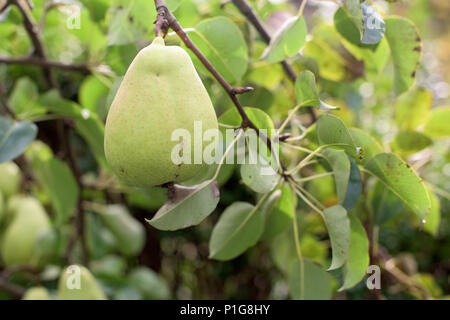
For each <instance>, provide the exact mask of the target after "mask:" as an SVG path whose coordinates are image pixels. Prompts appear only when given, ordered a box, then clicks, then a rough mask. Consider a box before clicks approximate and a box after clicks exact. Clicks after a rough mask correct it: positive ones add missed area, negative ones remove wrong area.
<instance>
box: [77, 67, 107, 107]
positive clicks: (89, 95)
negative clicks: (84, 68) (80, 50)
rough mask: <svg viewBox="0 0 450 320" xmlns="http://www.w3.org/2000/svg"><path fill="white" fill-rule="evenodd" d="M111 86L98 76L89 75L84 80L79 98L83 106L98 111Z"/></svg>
mask: <svg viewBox="0 0 450 320" xmlns="http://www.w3.org/2000/svg"><path fill="white" fill-rule="evenodd" d="M108 91H109V88H108V87H107V86H106V85H105V84H104V83H103V82H102V81H100V79H99V78H97V77H96V76H88V77H86V78H85V79H84V80H83V83H82V84H81V87H80V91H79V93H78V99H79V102H80V104H81V105H82V106H83V108H86V109H88V110H91V111H93V112H97V110H98V105H99V102H100V99H101V98H102V97H104V96H106V94H107V93H108Z"/></svg>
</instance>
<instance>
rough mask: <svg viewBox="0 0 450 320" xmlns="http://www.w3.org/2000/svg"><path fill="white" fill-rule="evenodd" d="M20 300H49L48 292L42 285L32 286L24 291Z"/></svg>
mask: <svg viewBox="0 0 450 320" xmlns="http://www.w3.org/2000/svg"><path fill="white" fill-rule="evenodd" d="M22 300H50V294H49V293H48V290H47V289H46V288H44V287H32V288H30V289H28V290H27V291H25V294H24V295H23V297H22Z"/></svg>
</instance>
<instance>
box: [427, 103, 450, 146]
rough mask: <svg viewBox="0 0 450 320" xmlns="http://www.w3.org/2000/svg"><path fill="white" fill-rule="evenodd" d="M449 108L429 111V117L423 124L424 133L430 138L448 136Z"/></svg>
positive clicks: (449, 129)
mask: <svg viewBox="0 0 450 320" xmlns="http://www.w3.org/2000/svg"><path fill="white" fill-rule="evenodd" d="M449 123H450V107H439V108H434V109H433V110H431V113H430V117H429V118H428V120H427V122H426V123H425V129H424V132H425V133H426V134H428V135H429V136H431V137H436V138H440V137H449V136H450V126H449V125H448V124H449Z"/></svg>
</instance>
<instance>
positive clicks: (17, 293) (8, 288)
mask: <svg viewBox="0 0 450 320" xmlns="http://www.w3.org/2000/svg"><path fill="white" fill-rule="evenodd" d="M0 290H3V291H5V292H7V293H9V294H10V295H12V296H13V297H14V298H17V299H20V298H22V296H23V295H24V294H25V289H24V288H22V287H20V286H18V285H16V284H13V283H8V282H4V281H2V280H0Z"/></svg>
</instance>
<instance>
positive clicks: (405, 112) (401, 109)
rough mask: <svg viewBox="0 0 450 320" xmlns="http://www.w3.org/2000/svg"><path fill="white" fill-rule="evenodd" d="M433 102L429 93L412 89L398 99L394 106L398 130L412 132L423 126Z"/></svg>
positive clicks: (419, 89) (420, 89) (424, 90)
mask: <svg viewBox="0 0 450 320" xmlns="http://www.w3.org/2000/svg"><path fill="white" fill-rule="evenodd" d="M432 102H433V96H432V94H431V92H430V91H428V90H426V89H422V88H414V89H412V90H409V91H408V92H405V93H404V94H402V95H401V96H399V97H398V99H397V101H396V103H395V105H394V110H395V122H396V123H397V126H398V127H399V128H400V129H405V130H406V129H409V130H413V129H415V128H417V127H418V126H420V125H421V124H423V123H424V122H425V121H426V120H427V117H428V113H429V111H430V108H431V104H432Z"/></svg>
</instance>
